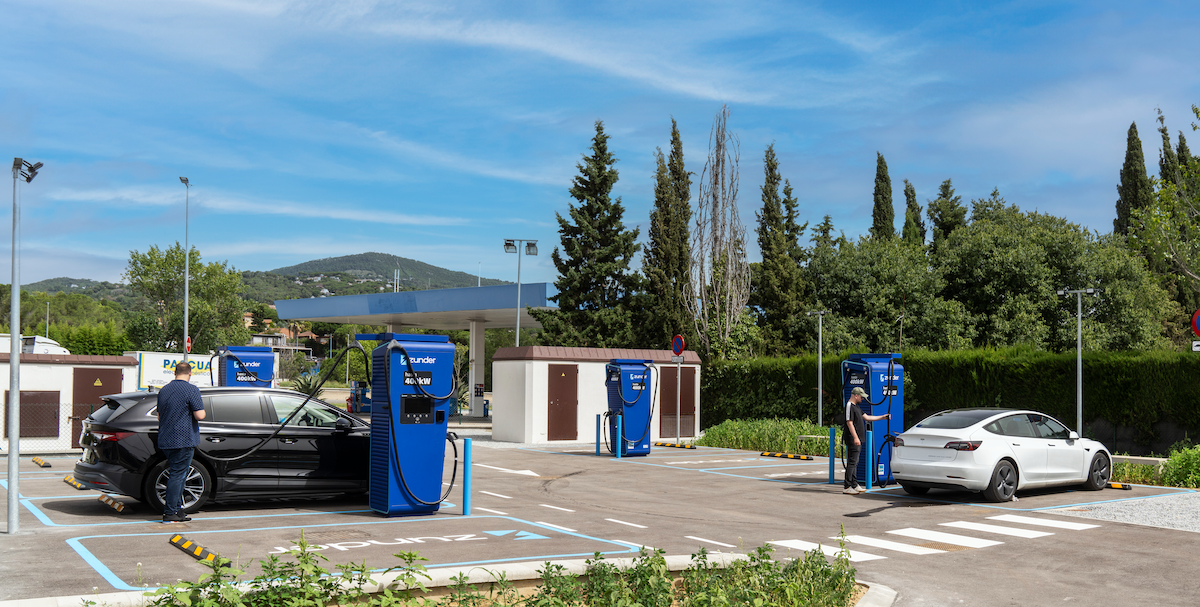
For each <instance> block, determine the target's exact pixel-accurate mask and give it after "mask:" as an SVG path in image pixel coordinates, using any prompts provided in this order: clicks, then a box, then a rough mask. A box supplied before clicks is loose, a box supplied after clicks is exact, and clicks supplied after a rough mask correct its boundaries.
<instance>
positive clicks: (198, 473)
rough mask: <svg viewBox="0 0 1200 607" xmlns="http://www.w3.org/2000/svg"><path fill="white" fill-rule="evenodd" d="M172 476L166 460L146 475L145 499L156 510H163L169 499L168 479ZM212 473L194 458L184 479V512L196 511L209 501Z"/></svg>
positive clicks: (182, 509)
mask: <svg viewBox="0 0 1200 607" xmlns="http://www.w3.org/2000/svg"><path fill="white" fill-rule="evenodd" d="M170 477H171V471H170V470H169V469H168V468H167V462H166V460H163V461H161V462H159V463H158V465H156V466H154V467H153V468H151V469H150V473H149V474H147V475H146V480H145V487H143V493H142V495H143V499H144V500H145V502H146V504H147V505H149V506H150V508H151V509H153V510H154V511H155V512H162V511H163V510H164V504H165V502H166V499H167V479H169V478H170ZM212 487H213V482H212V475H210V474H209V473H208V469H207V468H205V467H204V464H201V463H199V462H197V461H195V460H192V466H191V467H190V468H188V471H187V476H186V477H185V478H184V481H183V504H182V506H181V507H180V510H181V511H183V512H188V513H191V512H195V511H197V510H199V509H200V507H201V506H203V505H204V502H207V501H208V496H209V495H210V494H211V493H212Z"/></svg>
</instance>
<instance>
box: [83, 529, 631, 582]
mask: <svg viewBox="0 0 1200 607" xmlns="http://www.w3.org/2000/svg"><path fill="white" fill-rule="evenodd" d="M484 518H493V519H506V520H510V521H513V522H515V523H521V524H524V525H529V526H531V527H538V528H541V529H545V530H546V531H553V532H557V533H561V534H563V535H572V536H575V537H578V538H581V539H585V540H593V541H597V542H603V543H605V544H612V545H614V546H620V547H621V548H623V550H609V551H602V552H601V554H629V553H635V552H639V551H640V548H634V547H632V546H630V545H628V544H623V543H620V542H616V541H613V540H606V539H601V538H598V537H592V536H590V535H584V534H582V533H577V532H573V531H565V530H563V529H560V528H557V527H550V526H549V525H541V524H538V523H533V522H530V521H526V520H523V519H518V518H513V517H511V516H490V515H489V516H465V517H455V520H462V519H484ZM439 520H445V519H431V518H420V519H411V520H396V519H391V520H385V521H364V522H359V523H326V524H322V525H308V526H306V527H305V528H306V529H308V528H317V527H344V526H347V525H382V524H386V523H396V524H404V523H427V522H432V521H439ZM297 528H299V527H297V526H295V525H291V526H281V527H262V528H258V529H220V530H212V531H193V532H191V533H189V535H202V534H206V533H245V532H247V531H274V530H277V529H297ZM177 533H179V532H178V531H170V532H165V533H118V534H112V535H83V536H78V537H73V538H70V539H68V540H66V542H67V545H68V546H70V547H71V549H72V550H74V551H75V552H76V553H77V554H78V555H79V556H80V557H82V558H83V561H84V562H85V563H87V564H88V565H90V566H91V567H92V569H94V570H95V571H96V573H98V574H100V577H102V578H104V580H105V581H106V582H108V583H109V584H111V585H112V586H113V588H116V589H117V590H155V589H157V588H159V587H158V586H130V585H129V584H127V583H125V581H124V580H122V579H121V578H120V577H118V576H117V575H116V574H115V573H113V572H112V570H111V569H109V568H108V566H107V565H105V564H104V563H103V562H102V561H101V560H100V559H99V558H97V557H96V555H94V554H92V552H91V551H90V550H88V549H87V548H85V547H84V546H83V543H82V541H83V540H90V539H98V538H112V537H170V536H172V535H176V534H177ZM593 554H594V552H580V553H572V554H544V555H538V556H528V557H512V558H503V559H489V560H482V561H464V562H460V563H437V564H432V563H430V564H427V565H426V567H463V566H466V565H486V564H489V563H511V562H514V561H544V560H548V559H558V558H573V557H584V556H592V555H593ZM371 571H372V572H380V571H386V569H372V570H371Z"/></svg>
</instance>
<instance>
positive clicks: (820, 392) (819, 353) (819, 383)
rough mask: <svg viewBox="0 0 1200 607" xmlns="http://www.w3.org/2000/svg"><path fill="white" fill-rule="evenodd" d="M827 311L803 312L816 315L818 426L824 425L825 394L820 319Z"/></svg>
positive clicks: (822, 337) (822, 318)
mask: <svg viewBox="0 0 1200 607" xmlns="http://www.w3.org/2000/svg"><path fill="white" fill-rule="evenodd" d="M828 313H829V310H812V311H810V312H805V313H804V315H805V316H812V315H813V314H816V315H817V425H818V426H824V425H825V417H824V416H822V415H821V414H822V410H821V400H822V399H823V397H824V396H825V390H824V388H825V385H824V384H825V382H824V378H823V374H822V373H821V372H822V371H823V370H824V369H823V363H824V359H823V358H822V354H823V353H824V350H825V348H824V344H823V343H822V342H823V341H824V337H825V336H824V335H822V331H821V329H822V326H821V321H823V320H825V315H826V314H828Z"/></svg>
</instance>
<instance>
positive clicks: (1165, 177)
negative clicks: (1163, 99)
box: [1158, 110, 1187, 183]
mask: <svg viewBox="0 0 1200 607" xmlns="http://www.w3.org/2000/svg"><path fill="white" fill-rule="evenodd" d="M1158 132H1159V134H1160V135H1162V149H1160V150H1159V151H1158V178H1159V179H1161V180H1162V182H1163V183H1179V177H1180V174H1179V159H1178V158H1177V157H1176V156H1175V150H1173V149H1171V133H1170V132H1169V131H1167V124H1166V121H1165V120H1164V119H1163V114H1162V110H1158ZM1184 162H1187V161H1186V160H1184Z"/></svg>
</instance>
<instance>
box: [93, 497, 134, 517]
mask: <svg viewBox="0 0 1200 607" xmlns="http://www.w3.org/2000/svg"><path fill="white" fill-rule="evenodd" d="M100 502H101V503H103V504H104V505H105V506H108V507H109V508H112V509H113V510H116V511H117V512H120V513H122V514H124V513H125V511H126V510H128V507H126V506H125V504H124V503H122V502H119V501H117V500H115V499H113V498H112V496H110V495H108V494H107V493H101V494H100Z"/></svg>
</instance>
